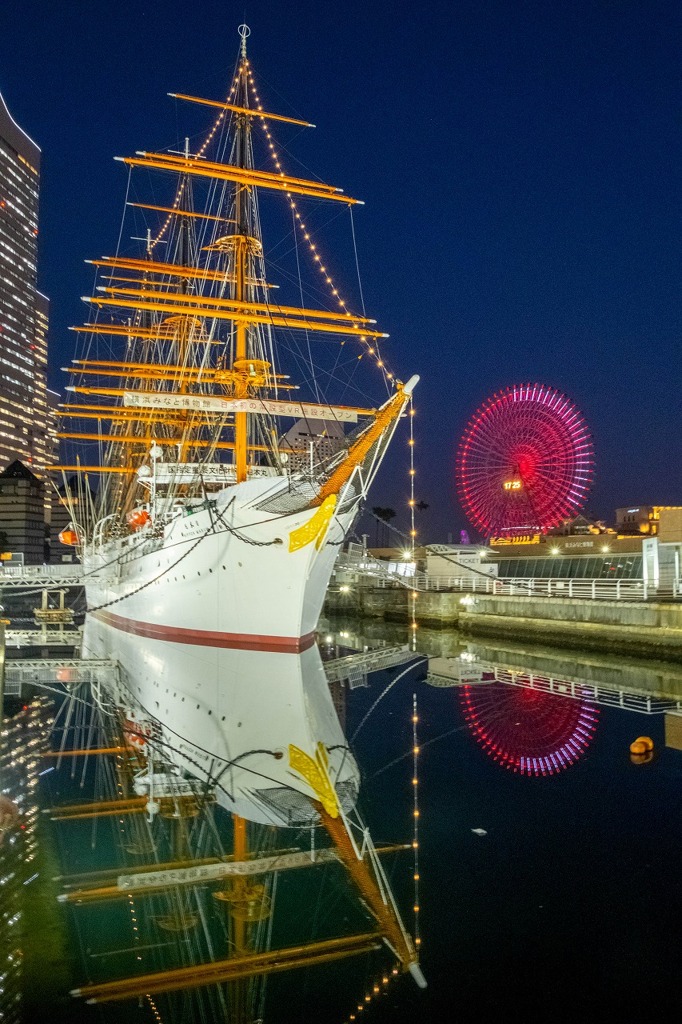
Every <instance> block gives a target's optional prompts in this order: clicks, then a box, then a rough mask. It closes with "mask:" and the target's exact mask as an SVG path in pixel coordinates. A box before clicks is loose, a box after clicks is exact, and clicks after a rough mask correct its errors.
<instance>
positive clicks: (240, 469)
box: [233, 25, 254, 483]
mask: <svg viewBox="0 0 682 1024" xmlns="http://www.w3.org/2000/svg"><path fill="white" fill-rule="evenodd" d="M239 34H240V36H241V38H242V44H241V60H240V63H239V88H238V93H237V96H238V100H237V102H238V103H239V104H240V105H241V106H242V107H244V108H248V98H249V97H248V88H247V73H248V72H247V69H248V63H247V59H246V39H247V36H248V34H249V29H248V28H247V26H246V25H241V26H240V27H239ZM236 120H237V152H236V161H235V162H236V164H237V166H238V167H241V168H243V169H246V168H247V166H248V164H247V153H248V150H249V144H250V137H249V136H250V132H251V121H250V118H249V116H248V114H237V119H236ZM247 189H248V186H247V185H245V184H242V183H239V182H237V184H236V190H235V191H236V195H235V220H236V222H237V223H236V227H235V234H234V260H235V284H234V293H235V294H234V297H235V299H236V301H237V302H246V262H247V256H248V251H249V247H250V243H252V242H253V241H254V240H253V239H252V238H251V237H250V235H249V227H248V223H247V217H246V208H247V200H248V192H247ZM246 342H247V326H246V323H244V321H238V322H237V324H236V346H235V360H234V363H233V369H235V370H236V369H238V368H239V367H243V366H244V365H245V363H244V361H245V360H246V356H247V351H246ZM240 360H241V362H240ZM234 393H235V398H245V397H246V393H247V386H246V377H243V378H242V377H241V376H240V375H239V374H238V375H237V376H236V378H235V388H234ZM234 421H235V424H234V461H235V470H236V476H237V483H241V482H242V481H243V480H246V475H247V467H246V458H247V435H248V422H247V414H246V413H245V412H238V413H235V417H234Z"/></svg>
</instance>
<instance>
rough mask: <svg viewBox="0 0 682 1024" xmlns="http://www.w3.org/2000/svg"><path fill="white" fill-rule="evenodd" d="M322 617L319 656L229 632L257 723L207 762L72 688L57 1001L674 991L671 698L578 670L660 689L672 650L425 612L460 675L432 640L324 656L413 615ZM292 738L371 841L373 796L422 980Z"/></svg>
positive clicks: (299, 1001)
mask: <svg viewBox="0 0 682 1024" xmlns="http://www.w3.org/2000/svg"><path fill="white" fill-rule="evenodd" d="M324 627H325V628H324V629H323V631H322V633H321V641H320V642H321V652H322V656H321V654H320V651H319V650H318V648H317V647H314V648H311V649H309V650H308V651H306V652H304V653H303V654H302V655H272V654H269V655H267V656H266V655H262V654H261V655H259V654H256V655H255V656H252V652H251V653H250V652H242V653H241V654H240V655H239V671H240V673H241V674H242V680H243V682H244V686H245V687H246V688H248V689H250V690H251V692H252V693H257V694H258V697H257V701H256V703H257V705H258V706H259V707H261V708H262V709H263V714H262V716H261V718H262V721H263V727H262V734H261V736H260V738H259V739H258V742H254V740H253V733H252V734H251V737H250V740H249V742H248V749H247V745H244V744H243V743H242V742H241V733H242V732H243V727H240V726H239V721H240V719H239V717H238V716H235V717H234V720H233V721H230V723H227V722H226V723H225V728H226V732H227V737H228V746H229V751H230V764H229V765H228V767H227V768H225V766H224V765H222V766H218V765H216V766H214V767H213V768H211V770H210V771H208V772H207V773H204V774H205V776H207V778H206V777H205V778H204V781H203V782H202V783H201V784H197V783H194V782H193V781H192V780H191V779H190V777H189V776H188V775H187V774H183V775H182V777H181V776H180V775H177V774H175V773H174V772H173V771H172V770H170V769H169V765H168V762H167V760H166V759H165V757H164V751H163V749H155V748H154V729H153V726H152V725H148V726H145V725H144V724H143V723H141V722H139V721H138V722H137V724H136V725H135V726H132V725H131V722H130V721H128V722H127V723H126V721H125V717H124V716H123V717H121V716H118V714H117V713H116V712H114V710H113V709H112V708H109V707H108V706H107V705H106V703H105V704H101V706H100V708H99V711H98V713H97V715H96V716H95V719H94V720H93V719H92V715H91V709H90V707H88V706H87V705H86V704H81V703H79V701H78V700H74V701H72V702H70V703H69V702H67V703H66V704H65V705H64V708H63V709H62V711H61V713H60V715H59V718H58V723H57V725H58V728H57V731H56V733H55V738H54V739H53V743H54V744H55V745H56V746H59V745H60V744H61V742H62V738H63V737H65V742H66V746H67V747H73V746H76V747H84V746H86V745H87V744H89V745H90V746H94V747H96V748H99V749H108V750H110V751H111V752H110V753H107V754H99V755H97V754H94V755H91V756H90V757H88V758H84V757H82V756H80V755H75V756H71V755H69V756H65V757H64V758H63V759H62V762H61V764H60V765H59V767H58V769H57V771H53V772H50V773H48V774H47V775H45V777H44V779H43V780H42V781H43V783H44V785H45V789H44V793H43V803H44V804H45V805H48V804H49V805H51V807H52V812H51V815H50V817H51V819H52V821H51V834H52V836H53V838H54V839H56V843H57V847H58V850H59V853H60V860H61V869H60V872H61V873H60V877H59V878H58V880H57V886H58V895H59V899H60V900H61V912H62V916H63V920H64V921H66V922H68V929H69V931H70V932H71V933H72V934H73V935H74V937H75V939H76V942H75V943H74V948H77V949H78V950H79V951H80V952H79V955H78V958H77V962H76V963H75V964H74V968H73V975H74V977H73V988H74V990H75V998H74V997H71V998H70V1002H69V1003H68V1004H66V1005H67V1006H68V1009H66V1010H65V1016H64V1019H69V1020H70V1021H72V1022H81V1021H93V1022H94V1021H96V1020H97V1021H104V1022H111V1024H114V1022H118V1021H122V1020H126V1021H130V1022H131V1024H132V1022H136V1021H140V1022H143V1021H144V1022H146V1021H152V1022H162V1021H163V1022H165V1021H173V1024H194V1022H199V1021H211V1022H212V1021H218V1020H223V1021H226V1022H230V1024H247V1022H248V1024H252V1022H256V1021H264V1022H266V1024H268V1022H269V1024H288V1022H289V1021H294V1020H295V1021H296V1022H297V1024H307V1022H308V1021H310V1022H311V1024H312V1022H313V1021H316V1022H317V1021H319V1020H325V1021H338V1022H339V1024H344V1022H347V1024H351V1022H356V1021H360V1020H366V1021H373V1022H376V1024H389V1022H390V1024H407V1021H412V1020H414V1017H415V1015H417V1014H420V1013H421V1014H422V1015H423V1016H424V1017H425V1019H437V1018H438V1017H441V1018H444V1017H446V1016H447V1012H448V1007H451V1006H452V1005H454V1001H458V1004H459V1005H460V1006H461V1009H462V1012H461V1019H463V1020H469V1019H474V1018H475V1017H477V1018H478V1019H491V1018H492V1016H493V1014H494V1013H496V1012H497V1013H499V1012H502V1014H503V1015H511V1008H512V1007H513V1006H518V1005H524V1006H525V1007H526V1008H527V1011H528V1012H527V1019H529V1020H535V1019H538V1020H539V1019H547V1016H548V1015H549V1014H550V1012H551V1015H552V1017H553V1019H556V1020H562V1019H564V1018H563V1017H562V1013H561V1009H560V1005H559V1003H560V1002H562V1001H565V1003H566V1005H567V1006H568V1005H570V1007H571V1014H572V1015H573V1016H574V1017H575V1016H578V1017H582V1018H583V1019H592V1020H602V1019H603V1020H605V1019H607V1018H609V1017H610V1016H612V1015H613V1014H618V1013H620V1012H621V1011H624V1010H625V1008H626V1006H627V1005H628V1004H632V1002H633V1000H636V999H642V998H643V999H645V1000H646V1003H647V1005H648V1006H650V1007H653V1008H654V1010H655V1011H656V1012H658V1011H661V1012H662V1011H664V1009H665V1007H666V1000H667V997H668V994H669V993H670V992H673V991H674V978H675V977H676V971H677V966H676V957H675V950H676V948H677V942H676V936H678V935H679V925H678V922H677V918H676V915H675V914H674V911H673V908H674V906H675V898H674V897H675V895H676V894H679V893H680V884H679V880H678V879H677V876H676V872H675V865H676V860H675V857H676V851H677V850H678V849H679V839H680V835H679V820H680V816H679V815H678V814H677V813H672V809H673V805H679V790H678V783H679V770H680V760H679V759H680V756H681V755H680V753H679V752H678V751H677V750H674V749H669V748H666V747H665V743H664V736H663V722H664V719H663V716H662V715H659V716H653V715H650V716H649V717H648V718H643V717H642V716H641V715H640V714H633V713H631V712H629V711H627V710H625V708H626V707H627V706H628V705H627V703H624V704H623V707H622V708H616V707H609V706H608V705H606V704H604V703H601V702H599V701H597V699H596V698H595V692H596V691H595V690H594V686H595V685H596V684H597V682H598V681H599V680H604V681H605V683H607V684H608V687H610V688H611V689H608V687H607V689H606V690H604V691H603V692H604V693H613V692H615V691H614V687H615V686H616V683H617V680H618V679H620V680H621V682H623V684H624V685H627V686H628V687H629V688H630V689H629V691H628V692H630V693H633V694H635V690H636V687H637V686H639V687H640V688H641V689H643V690H645V689H646V688H647V687H648V693H649V697H648V699H649V701H650V704H649V706H650V707H652V709H653V710H656V709H657V705H656V700H659V702H664V700H666V699H669V700H670V701H672V700H673V698H674V697H675V695H676V694H678V695H679V694H680V693H682V667H676V666H673V665H668V666H661V665H658V666H657V665H656V664H655V663H653V662H647V663H645V664H641V665H639V666H638V665H637V664H635V663H633V662H626V661H624V660H618V659H606V658H603V657H601V656H598V655H594V654H590V655H587V654H586V655H581V654H573V653H571V652H565V651H564V652H562V651H552V650H550V649H545V650H541V649H539V648H538V649H536V650H532V649H525V650H521V649H520V648H518V649H513V648H512V646H511V645H507V646H506V647H505V648H504V649H502V648H499V647H497V648H496V647H495V646H494V645H492V644H482V643H476V644H473V643H465V642H463V640H462V638H461V637H457V636H455V635H454V634H445V633H440V634H437V633H434V634H429V633H428V632H427V631H424V632H423V633H421V631H420V637H419V644H420V645H421V646H422V647H423V648H424V649H425V650H427V651H428V653H430V654H434V655H436V656H438V655H445V656H446V657H447V658H450V659H453V658H457V659H460V660H461V654H462V652H464V653H465V655H466V657H465V659H464V660H463V661H462V665H463V666H464V670H463V671H462V673H461V679H462V680H463V682H462V681H460V682H459V683H458V684H457V685H452V686H448V687H443V688H439V686H438V685H425V680H426V677H427V668H426V662H425V659H424V657H419V658H416V659H415V661H414V662H413V663H410V662H408V663H407V666H408V667H409V666H410V665H411V667H409V670H408V671H407V672H406V671H405V669H406V665H405V664H403V665H399V666H397V667H395V668H392V669H384V670H382V671H378V672H376V673H373V674H370V675H369V676H368V675H366V674H363V673H362V672H361V671H358V669H357V665H356V666H355V668H354V669H353V671H352V672H351V671H349V672H348V674H347V676H345V677H344V676H343V673H341V675H339V673H338V672H337V673H336V674H335V673H334V671H333V670H332V666H333V665H334V664H335V663H336V664H337V665H338V664H339V659H343V658H344V657H345V656H348V655H350V654H351V653H352V652H353V651H358V650H359V651H363V650H365V649H367V648H370V649H371V648H375V647H377V646H379V647H380V646H381V643H382V641H383V643H384V645H385V646H388V645H391V644H393V645H395V644H396V641H398V642H400V641H402V640H403V636H402V635H398V634H395V635H394V634H393V633H392V629H391V627H388V626H386V625H385V624H384V625H383V629H382V628H378V630H377V632H376V633H375V636H374V637H372V638H368V637H367V636H366V635H357V634H355V633H353V630H352V627H348V626H346V627H345V628H340V627H339V628H337V629H335V628H334V627H333V625H331V624H329V623H324ZM235 657H237V656H236V655H235ZM476 664H485V666H486V671H481V672H480V673H479V679H478V681H474V678H475V672H474V668H475V666H476ZM571 665H572V667H573V669H574V675H575V676H576V677H577V678H579V679H582V680H583V681H584V682H583V683H576V684H575V686H573V688H572V690H571V687H569V686H568V685H566V686H564V684H562V683H559V682H557V678H556V677H557V676H558V678H561V677H562V675H563V676H565V674H566V672H567V668H568V667H569V666H571ZM491 667H492V668H494V673H496V674H497V678H494V677H493V676H494V674H493V673H491V672H490V671H489V669H490V668H491ZM524 667H525V672H524V671H523V669H524ZM505 673H507V675H506V676H505ZM501 678H506V680H507V681H506V682H500V681H499V679H501ZM511 680H513V681H511ZM543 685H545V686H549V685H552V686H555V687H557V688H558V687H560V686H564V691H563V692H556V693H550V692H545V691H543V690H542V686H543ZM590 687H592V689H590ZM569 692H572V693H573V696H568V695H567V694H568V693H569ZM414 694H416V697H417V702H418V730H419V739H418V748H419V772H418V782H419V787H418V789H419V792H420V795H421V798H420V803H419V805H418V806H416V805H415V804H414V803H413V792H414V786H413V784H412V780H413V773H414V758H413V753H414V751H413V731H412V730H413V722H412V717H413V699H414ZM657 694H658V696H656V695H657ZM75 696H76V697H77V698H78V697H82V698H83V699H86V700H88V701H89V700H90V697H89V695H88V694H87V692H85V691H81V692H80V693H77V694H76V695H75ZM635 696H636V694H635ZM640 696H641V695H640ZM633 699H634V698H633ZM641 699H643V698H641ZM651 701H653V702H654V703H653V704H651ZM341 722H343V723H344V728H343V729H342V727H341ZM643 723H646V725H644V724H643ZM62 727H64V728H65V732H60V729H61V728H62ZM640 732H646V733H647V734H650V735H652V736H653V738H654V741H655V747H656V749H655V753H654V756H653V759H652V760H651V763H649V764H647V765H646V766H644V767H638V766H635V765H633V764H632V763H631V762H630V758H629V754H628V749H629V743H630V742H631V741H632V739H633V737H634V736H636V735H637V734H639V733H640ZM344 733H345V735H344ZM147 734H148V735H147ZM145 736H146V739H145ZM141 739H142V740H143V741H144V742H145V747H143V748H142V749H135V746H134V745H133V744H134V743H135V742H137V743H138V744H139V742H140V740H141ZM149 741H151V742H149ZM177 741H178V742H181V737H178V738H177ZM292 743H293V745H294V746H298V747H299V749H301V750H305V751H306V752H308V753H309V755H311V758H312V760H313V761H314V760H315V756H314V755H315V754H316V752H320V747H319V746H318V744H322V748H323V750H324V759H322V760H321V761H318V762H317V767H318V769H320V773H321V776H322V777H323V776H324V771H323V765H324V764H325V759H326V764H327V766H328V774H329V779H330V781H331V782H332V783H333V786H334V789H335V790H338V799H339V804H340V807H341V809H342V810H343V813H344V814H345V815H346V816H347V817H348V819H349V820H352V821H354V822H355V823H356V824H355V825H353V826H352V827H351V833H352V834H353V835H354V836H355V837H356V839H357V842H358V845H359V847H360V848H361V849H363V848H366V847H364V844H365V843H366V842H367V837H366V836H365V834H364V833H363V832H362V831H361V829H363V828H364V824H361V823H362V822H363V821H364V818H361V817H360V816H359V810H358V807H359V805H362V806H363V808H364V810H365V811H367V814H366V817H367V819H368V821H369V824H370V826H371V831H372V834H373V835H374V836H375V837H376V839H377V842H378V843H379V841H381V845H378V852H377V858H376V859H377V860H378V861H380V862H381V864H382V865H383V866H384V868H385V871H386V873H387V874H388V876H389V877H390V880H391V887H392V889H393V892H394V894H395V898H396V902H397V905H398V906H399V907H400V909H401V911H402V920H403V921H404V923H405V925H406V929H407V931H408V932H409V933H410V934H411V935H412V936H414V935H416V934H417V932H416V930H415V926H416V919H417V916H419V917H420V919H421V929H422V934H423V936H424V947H423V956H424V968H425V974H426V975H427V977H428V980H429V988H428V989H427V990H426V991H425V992H420V991H419V989H418V988H417V986H415V985H414V984H413V983H412V982H411V979H410V978H409V977H408V976H406V972H405V971H404V967H403V964H401V962H400V959H399V957H396V956H395V955H394V954H393V952H392V950H391V948H390V947H391V946H394V945H395V941H396V940H395V934H393V935H392V936H391V935H390V934H389V929H390V923H389V922H388V920H387V919H386V918H382V914H381V911H380V908H379V907H378V906H377V905H374V906H372V899H373V896H372V892H371V890H367V889H365V888H364V887H363V886H364V883H363V882H362V880H361V879H359V878H358V877H357V876H355V875H354V874H353V871H352V870H350V867H349V865H350V861H349V860H348V859H346V854H347V850H345V851H344V848H343V845H342V844H339V836H338V834H335V833H334V829H333V826H332V829H331V830H330V829H329V827H328V826H329V822H328V821H325V819H324V806H323V803H322V800H321V796H319V798H314V796H310V795H307V796H306V787H309V786H310V785H311V782H312V780H313V777H314V772H312V774H311V776H310V777H309V779H308V780H307V781H306V780H305V779H304V778H303V776H301V774H300V772H299V771H297V769H296V768H295V767H294V765H293V764H292V762H291V759H290V756H289V755H290V751H289V747H290V745H291V744H292ZM112 748H113V749H112ZM479 748H480V749H479ZM483 752H485V754H486V755H488V756H483ZM279 755H281V756H279ZM150 764H151V765H152V767H153V772H152V773H150ZM500 767H504V768H505V769H506V770H504V771H500ZM567 768H570V771H568V770H562V769H567ZM415 777H416V776H415ZM316 785H318V786H319V785H320V783H319V780H318V781H317V783H316ZM313 788H314V787H313ZM415 809H416V810H417V813H418V814H419V818H418V819H416V820H418V821H419V822H420V824H419V847H420V849H419V857H420V861H421V867H420V868H418V869H416V870H415V853H416V851H415V850H414V849H413V848H412V845H411V844H412V841H413V838H414V835H415V832H414V831H413V822H414V820H415V819H414V818H413V815H414V811H415ZM325 826H327V827H325ZM405 847H407V848H405ZM415 874H417V875H419V876H420V880H417V883H416V884H417V889H416V890H415V879H414V875H415ZM383 884H384V883H383V881H382V885H383ZM380 888H381V886H380ZM386 892H388V888H386ZM624 893H627V898H625V897H624V895H623V894H624ZM415 894H416V895H415ZM53 896H54V893H53V892H52V891H49V892H47V893H46V896H45V898H46V899H50V898H53ZM413 903H414V908H415V909H414V910H413V908H412V904H413ZM420 904H421V906H420ZM419 911H421V913H420V914H419ZM654 911H655V913H654ZM634 919H636V920H637V921H638V922H639V928H638V931H635V932H633V931H632V929H630V928H629V927H628V922H631V921H632V920H634ZM586 920H589V921H590V927H589V929H586V928H585V922H586ZM644 922H651V926H648V925H646V926H645V925H644V924H643V923H644ZM653 922H655V926H654V923H653ZM642 927H644V930H645V932H646V936H645V938H646V942H643V941H640V940H641V939H642V935H641V931H642ZM387 935H388V936H389V937H388V941H387V940H386V936H387ZM410 941H411V940H410ZM519 944H521V945H522V947H523V950H524V953H523V956H522V957H520V955H519ZM419 949H420V950H421V949H422V947H421V946H420V947H419ZM595 964H597V965H598V969H596V968H595V967H594V965H595ZM453 965H456V969H455V968H453ZM531 965H532V969H531ZM577 974H579V975H580V977H581V979H582V981H581V986H580V987H579V988H578V989H576V987H575V977H576V975H577ZM90 1001H96V1003H97V1005H96V1006H94V1007H93V1006H91V1005H89V1003H90ZM31 1008H32V1007H31ZM543 1015H544V1017H543ZM53 1017H54V1015H53ZM36 1019H40V1017H39V1016H38V1017H36ZM60 1019H61V1018H60Z"/></svg>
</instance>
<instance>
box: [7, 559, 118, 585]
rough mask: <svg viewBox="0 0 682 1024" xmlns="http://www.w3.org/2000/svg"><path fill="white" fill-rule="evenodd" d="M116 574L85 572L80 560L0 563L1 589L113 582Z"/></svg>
mask: <svg viewBox="0 0 682 1024" xmlns="http://www.w3.org/2000/svg"><path fill="white" fill-rule="evenodd" d="M113 579H114V574H113V573H112V572H111V571H109V573H106V572H102V571H101V570H97V571H95V572H93V571H92V570H90V571H89V572H85V569H84V567H83V566H82V565H81V564H80V563H79V562H69V563H66V564H62V563H57V564H55V565H9V564H7V563H5V564H3V563H0V590H2V589H3V588H4V587H12V588H16V589H19V588H21V587H54V586H62V587H77V586H83V585H84V584H85V583H89V582H98V583H105V582H111V580H113Z"/></svg>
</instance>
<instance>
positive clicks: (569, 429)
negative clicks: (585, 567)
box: [456, 384, 594, 537]
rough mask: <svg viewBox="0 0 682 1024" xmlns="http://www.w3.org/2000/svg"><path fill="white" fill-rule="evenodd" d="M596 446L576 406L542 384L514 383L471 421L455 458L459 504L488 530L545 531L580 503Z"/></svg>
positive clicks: (510, 533) (504, 532) (510, 534)
mask: <svg viewBox="0 0 682 1024" xmlns="http://www.w3.org/2000/svg"><path fill="white" fill-rule="evenodd" d="M593 475H594V448H593V445H592V439H591V437H590V433H589V430H588V428H587V425H586V423H585V420H584V419H583V416H582V414H581V413H580V412H579V411H578V409H577V408H576V407H575V406H574V405H573V403H572V402H571V401H570V399H569V398H567V397H566V395H564V394H562V392H560V391H557V390H556V389H555V388H550V387H547V386H546V385H544V384H521V385H518V384H517V385H513V386H511V387H508V388H506V389H505V390H504V391H501V392H496V393H495V394H494V395H493V396H492V397H491V398H488V399H487V400H486V401H485V402H484V403H483V405H482V406H481V407H480V409H478V410H477V411H476V413H475V414H474V416H472V418H471V420H470V421H469V423H468V425H467V428H466V430H465V431H464V435H463V437H462V440H461V441H460V444H459V448H458V451H457V458H456V482H457V490H458V493H459V498H460V502H461V504H462V508H463V510H464V512H465V514H466V516H467V518H468V519H469V520H470V522H471V523H472V525H473V526H475V527H476V529H478V530H480V532H481V533H482V534H483V535H484V536H486V537H491V536H496V537H503V536H508V537H513V536H521V535H524V534H532V533H544V532H546V531H547V530H549V529H551V528H552V527H554V526H558V525H559V523H561V521H562V520H564V519H568V518H572V517H573V516H575V515H576V514H577V513H578V511H579V510H580V509H581V508H582V507H583V505H584V504H585V500H586V498H587V494H588V492H589V489H590V486H591V484H592V480H593Z"/></svg>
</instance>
